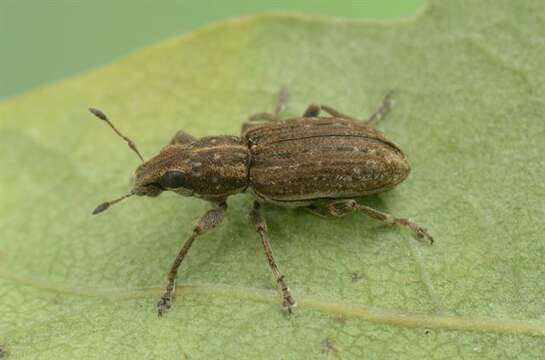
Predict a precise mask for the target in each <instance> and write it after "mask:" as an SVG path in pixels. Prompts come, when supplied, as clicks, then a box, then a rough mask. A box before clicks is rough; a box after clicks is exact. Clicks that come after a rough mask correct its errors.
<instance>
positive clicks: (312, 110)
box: [303, 104, 361, 121]
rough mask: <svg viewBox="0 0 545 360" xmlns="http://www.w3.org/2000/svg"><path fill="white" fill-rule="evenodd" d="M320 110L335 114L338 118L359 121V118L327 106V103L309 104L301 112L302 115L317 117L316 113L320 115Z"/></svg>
mask: <svg viewBox="0 0 545 360" xmlns="http://www.w3.org/2000/svg"><path fill="white" fill-rule="evenodd" d="M322 111H324V112H326V113H328V114H329V115H331V116H335V117H338V118H343V119H349V120H354V121H361V120H359V119H356V118H355V117H352V116H350V115H346V114H343V113H342V112H340V111H338V110H335V109H333V108H332V107H331V106H327V105H323V104H321V105H318V104H310V105H309V106H308V107H307V109H306V110H305V112H304V113H303V117H317V116H318V115H320V112H322Z"/></svg>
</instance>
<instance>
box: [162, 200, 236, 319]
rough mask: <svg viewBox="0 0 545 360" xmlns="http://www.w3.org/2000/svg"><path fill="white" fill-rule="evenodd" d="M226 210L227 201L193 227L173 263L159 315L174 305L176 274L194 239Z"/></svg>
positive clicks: (208, 212)
mask: <svg viewBox="0 0 545 360" xmlns="http://www.w3.org/2000/svg"><path fill="white" fill-rule="evenodd" d="M226 210H227V203H225V202H222V203H219V204H217V206H216V207H214V208H212V209H210V210H208V211H207V212H206V213H205V214H204V215H203V216H202V217H201V219H200V220H199V222H198V223H197V224H196V225H195V227H194V228H193V233H192V234H191V236H190V237H189V239H187V240H186V242H185V243H184V245H183V246H182V248H181V249H180V251H179V252H178V255H177V256H176V259H174V262H173V263H172V266H171V268H170V271H169V273H168V276H167V286H166V287H165V291H164V293H163V295H162V296H161V299H160V300H159V302H158V303H157V313H158V315H159V316H163V314H165V313H166V312H167V310H168V309H170V307H171V305H172V295H173V291H174V283H175V280H176V274H177V273H178V268H179V267H180V264H181V263H182V261H183V260H184V258H185V256H186V255H187V253H188V252H189V249H190V248H191V245H193V241H195V239H196V238H197V237H199V236H200V235H202V234H204V233H205V232H207V231H208V230H210V229H212V228H214V227H215V226H216V225H219V224H220V223H221V222H222V220H223V218H224V216H225V211H226Z"/></svg>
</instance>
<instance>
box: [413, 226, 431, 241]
mask: <svg viewBox="0 0 545 360" xmlns="http://www.w3.org/2000/svg"><path fill="white" fill-rule="evenodd" d="M413 225H414V226H411V229H412V230H413V231H414V234H415V236H416V238H417V239H418V240H424V239H426V240H427V241H428V242H429V243H430V245H432V244H433V237H432V236H431V235H430V234H429V233H428V230H427V229H426V228H423V227H421V226H419V225H416V224H413Z"/></svg>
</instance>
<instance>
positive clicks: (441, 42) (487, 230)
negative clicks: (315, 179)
mask: <svg viewBox="0 0 545 360" xmlns="http://www.w3.org/2000/svg"><path fill="white" fill-rule="evenodd" d="M544 14H545V4H544V3H543V2H540V1H524V2H517V3H514V2H509V1H479V2H477V1H470V0H464V1H456V2H454V1H435V2H432V3H431V4H430V5H429V6H428V7H427V9H426V10H425V11H424V12H423V13H422V14H421V15H420V16H419V17H418V18H416V19H412V20H405V21H402V22H367V23H364V22H355V21H340V20H330V19H324V18H315V17H307V16H300V15H263V16H254V17H247V18H242V19H236V20H232V21H227V22H223V23H219V24H215V25H212V26H209V27H206V28H203V29H201V30H198V31H196V32H194V33H190V34H189V35H186V36H183V37H180V38H175V39H172V40H169V41H167V42H163V43H160V44H159V45H157V46H153V47H150V48H147V49H144V50H142V51H139V52H138V53H135V54H134V55H132V56H129V57H127V58H125V59H123V60H120V61H119V62H117V63H115V64H112V65H110V66H107V67H104V68H101V69H98V70H96V71H93V72H90V73H87V74H83V75H80V76H77V77H74V78H70V79H68V80H65V81H63V82H60V83H58V84H55V85H53V86H49V87H46V88H42V89H38V90H35V91H32V92H30V93H27V94H25V95H23V96H19V97H16V98H13V99H10V100H8V101H6V102H4V103H2V104H0V163H1V164H2V165H1V166H2V171H1V173H0V184H1V187H0V198H1V201H0V229H1V232H0V319H1V320H0V354H2V353H4V354H5V353H9V356H12V357H13V358H33V359H34V358H42V359H49V358H55V359H64V358H67V359H74V358H100V359H104V358H165V359H179V358H188V359H189V358H191V359H200V358H207V359H209V358H220V357H225V358H239V359H245V358H247V359H255V358H263V359H278V358H282V359H291V358H293V359H298V358H327V357H332V358H335V357H338V358H347V359H350V358H354V359H361V358H363V357H365V358H396V359H415V358H430V359H445V358H466V359H468V358H475V359H497V358H503V359H507V358H517V359H520V358H528V359H535V358H539V357H543V356H544V353H543V351H544V350H543V349H544V348H545V316H544V310H543V309H545V290H544V289H545V281H544V279H545V265H544V262H543V258H544V256H545V241H544V238H543V234H544V233H545V222H544V221H543V219H544V218H545V201H544V199H545V182H544V181H543V179H545V160H544V154H545V121H544V120H543V117H544V116H543V113H544V108H545V107H544V105H545V100H544V99H545V72H543V69H544V68H545V41H544V37H543V34H544V33H545V15H544ZM283 84H285V85H287V87H288V89H289V91H290V95H291V100H290V103H289V106H288V108H287V109H286V116H293V115H298V114H301V113H302V112H303V111H304V109H305V108H306V106H307V105H308V104H309V103H311V102H318V103H325V104H329V105H331V106H334V107H336V108H338V109H339V110H341V111H342V112H345V113H347V114H352V115H354V116H358V117H361V118H365V117H366V116H367V115H368V114H370V113H371V112H372V110H373V109H374V108H375V107H376V105H378V103H379V102H380V100H381V98H382V97H383V95H384V94H386V93H387V92H388V91H390V90H394V91H395V101H396V103H395V108H394V110H393V112H392V113H391V114H390V116H389V117H388V118H387V119H386V120H384V121H383V122H381V123H380V124H379V125H378V128H379V129H380V130H381V131H383V132H384V133H385V134H386V135H387V136H388V137H389V138H390V139H392V140H393V141H394V142H396V143H397V144H399V145H400V146H401V147H402V148H403V149H404V150H405V152H406V153H407V154H408V156H409V158H410V160H411V163H412V174H411V176H410V178H409V179H408V180H407V181H406V182H404V183H403V184H401V185H400V186H398V187H397V188H395V189H394V190H392V191H389V192H387V193H384V194H381V195H378V196H373V197H370V198H367V199H363V200H362V201H363V202H365V203H367V204H369V205H371V206H374V207H376V208H378V209H380V210H383V211H387V212H389V213H392V214H395V215H398V216H406V217H410V218H412V219H413V220H415V221H416V222H418V223H420V224H423V225H425V226H426V227H427V228H428V229H429V230H430V232H432V234H433V235H434V237H435V239H436V244H435V245H434V246H431V247H430V246H427V245H424V244H420V243H418V242H417V241H415V240H414V239H413V238H412V237H411V236H410V234H409V233H407V232H405V231H403V230H400V229H396V228H391V227H386V226H383V225H380V224H377V223H375V222H373V221H372V220H369V219H367V218H365V217H363V216H361V215H354V216H349V217H346V218H342V219H338V220H324V219H320V218H317V217H314V216H312V215H311V214H308V213H306V212H304V211H300V210H287V209H279V208H274V207H268V208H266V211H265V216H266V219H267V221H268V225H269V231H270V238H271V242H272V246H273V249H274V251H275V255H276V258H277V260H278V262H279V265H280V267H281V269H282V270H283V271H284V273H285V274H286V277H287V280H288V281H289V284H290V287H291V289H292V290H293V292H294V295H295V297H296V298H297V299H298V302H299V307H298V312H297V314H296V316H294V317H292V318H289V319H287V318H286V317H285V315H284V314H283V313H282V312H281V311H280V307H279V297H278V295H277V294H276V292H275V290H274V283H273V282H272V280H271V276H270V274H269V270H268V268H267V265H266V262H265V259H264V256H263V254H262V249H261V245H260V242H259V240H258V237H257V235H256V234H255V232H254V231H253V229H252V227H251V226H249V224H248V220H247V214H248V211H249V208H250V205H251V198H250V196H249V195H240V196H236V197H232V198H230V208H229V213H228V216H227V219H226V221H225V222H224V224H222V226H220V227H218V228H217V229H215V230H214V231H213V232H211V233H209V234H207V235H205V236H203V237H202V238H200V239H198V240H197V241H196V243H195V245H194V246H193V248H192V250H191V252H190V254H189V256H188V258H187V259H186V261H185V262H184V264H183V265H182V269H181V271H180V273H179V277H178V278H179V281H178V288H177V299H176V302H175V305H174V308H173V309H172V310H171V312H170V313H169V314H168V316H167V317H166V318H165V319H158V318H157V316H156V313H155V303H156V301H157V299H158V296H159V295H160V293H161V288H162V287H163V285H164V278H165V275H166V272H167V270H168V268H169V266H170V263H171V261H172V260H173V258H174V256H175V254H176V252H177V251H178V248H179V247H180V246H181V243H182V242H183V241H184V240H185V239H186V238H187V236H188V235H189V234H190V231H191V227H192V224H193V223H194V222H195V220H196V219H197V218H198V217H199V216H200V215H201V214H202V213H203V212H204V211H205V210H206V209H207V207H208V205H207V204H205V203H203V202H201V201H199V200H198V199H191V198H180V197H179V196H177V195H175V194H164V195H162V196H161V197H160V198H159V199H131V200H128V201H126V202H124V203H123V204H120V205H118V206H116V207H115V208H112V209H111V210H109V211H108V213H105V214H103V215H101V216H97V217H92V216H91V215H90V212H91V210H92V209H93V208H94V206H95V205H96V204H98V203H99V202H102V201H103V200H105V199H111V198H114V197H115V196H117V195H121V194H123V193H125V192H126V191H127V189H128V188H129V186H130V178H131V173H132V171H133V169H134V168H135V167H136V165H137V164H138V160H137V158H136V157H135V156H134V154H132V153H131V152H130V151H128V150H127V148H126V146H125V144H123V143H122V142H121V141H120V140H119V139H118V138H116V137H115V136H114V134H112V133H111V131H110V130H109V129H107V128H106V127H105V126H104V125H103V124H101V123H99V122H97V121H96V120H95V119H94V118H92V117H91V115H90V114H89V113H88V112H87V110H86V109H87V107H89V106H96V107H98V108H101V109H103V110H104V111H105V112H107V113H108V114H109V116H110V117H111V118H112V120H113V121H114V122H115V124H116V125H117V127H118V128H120V129H122V130H123V131H124V132H126V133H127V134H128V135H130V137H132V138H133V139H134V140H135V141H136V143H137V144H138V145H139V148H140V151H141V152H143V153H144V155H145V156H146V157H149V156H151V155H153V154H154V153H155V152H157V151H158V149H160V147H161V146H163V145H164V144H165V143H166V142H167V141H168V140H169V139H170V137H171V136H172V134H173V133H174V132H175V131H177V130H178V129H181V128H182V129H185V130H186V131H188V132H190V133H192V134H193V135H195V136H205V135H212V134H222V133H225V134H237V133H238V132H239V129H240V124H241V123H242V122H243V120H244V119H245V118H247V117H248V116H249V115H250V114H252V113H255V112H261V111H266V110H270V109H271V108H272V107H273V105H274V101H275V96H276V93H277V91H278V89H279V88H280V86H281V85H283ZM353 273H357V274H359V276H357V277H358V278H359V279H357V280H356V281H353V276H352V274H353Z"/></svg>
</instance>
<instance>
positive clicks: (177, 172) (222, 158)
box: [133, 136, 250, 201]
mask: <svg viewBox="0 0 545 360" xmlns="http://www.w3.org/2000/svg"><path fill="white" fill-rule="evenodd" d="M249 158H250V155H249V151H248V148H247V147H246V146H245V145H243V144H242V143H241V141H240V139H239V138H238V137H236V136H210V137H204V138H201V139H199V140H196V141H195V142H193V143H190V144H174V145H167V146H165V147H164V148H163V149H162V150H161V152H160V153H159V154H157V155H156V156H154V157H152V158H151V159H149V160H148V161H146V162H144V163H143V164H141V165H140V166H139V167H138V168H137V169H136V171H135V174H134V187H133V192H134V193H135V194H136V195H145V196H157V195H159V194H160V193H161V192H163V191H173V192H176V193H178V194H180V195H184V196H196V197H200V198H203V199H206V200H212V201H219V200H222V199H225V198H226V197H227V196H229V195H232V194H236V193H239V192H242V191H244V190H245V189H246V187H247V186H248V166H249Z"/></svg>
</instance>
